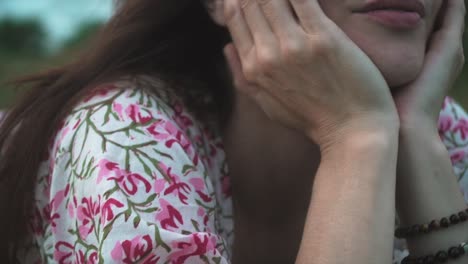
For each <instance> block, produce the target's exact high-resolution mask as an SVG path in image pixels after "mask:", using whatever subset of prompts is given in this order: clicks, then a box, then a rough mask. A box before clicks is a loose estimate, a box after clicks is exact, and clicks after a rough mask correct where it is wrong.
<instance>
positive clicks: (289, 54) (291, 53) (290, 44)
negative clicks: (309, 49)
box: [281, 39, 305, 61]
mask: <svg viewBox="0 0 468 264" xmlns="http://www.w3.org/2000/svg"><path fill="white" fill-rule="evenodd" d="M304 46H305V45H304V44H303V43H302V42H301V41H299V40H295V39H290V40H286V41H285V42H284V44H283V45H282V47H281V56H282V57H283V59H284V60H285V61H295V60H296V59H297V58H301V57H303V56H304V54H305V48H304Z"/></svg>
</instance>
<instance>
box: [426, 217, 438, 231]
mask: <svg viewBox="0 0 468 264" xmlns="http://www.w3.org/2000/svg"><path fill="white" fill-rule="evenodd" d="M439 228H440V224H439V221H437V220H432V221H431V222H430V223H429V229H430V230H431V231H433V230H437V229H439Z"/></svg>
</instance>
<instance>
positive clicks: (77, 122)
mask: <svg viewBox="0 0 468 264" xmlns="http://www.w3.org/2000/svg"><path fill="white" fill-rule="evenodd" d="M80 124H81V118H80V119H78V121H76V123H75V125H73V128H72V129H73V130H75V129H76V128H77V127H78V126H79V125H80Z"/></svg>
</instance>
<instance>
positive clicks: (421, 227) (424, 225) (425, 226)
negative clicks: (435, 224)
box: [420, 224, 429, 234]
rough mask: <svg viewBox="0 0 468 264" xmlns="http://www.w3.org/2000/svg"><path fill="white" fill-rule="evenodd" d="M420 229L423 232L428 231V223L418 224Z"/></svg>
mask: <svg viewBox="0 0 468 264" xmlns="http://www.w3.org/2000/svg"><path fill="white" fill-rule="evenodd" d="M420 231H421V232H423V233H424V234H427V233H429V225H428V224H422V225H421V226H420Z"/></svg>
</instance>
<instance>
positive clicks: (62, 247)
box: [54, 241, 75, 263]
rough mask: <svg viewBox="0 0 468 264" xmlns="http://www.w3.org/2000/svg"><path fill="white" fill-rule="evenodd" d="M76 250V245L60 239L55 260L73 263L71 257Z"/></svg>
mask: <svg viewBox="0 0 468 264" xmlns="http://www.w3.org/2000/svg"><path fill="white" fill-rule="evenodd" d="M74 252H75V247H74V246H73V245H72V244H70V243H68V242H65V241H58V242H57V243H56V244H55V250H54V260H56V261H58V263H71V262H72V260H71V259H69V258H70V257H71V256H72V255H73V253H74Z"/></svg>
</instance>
